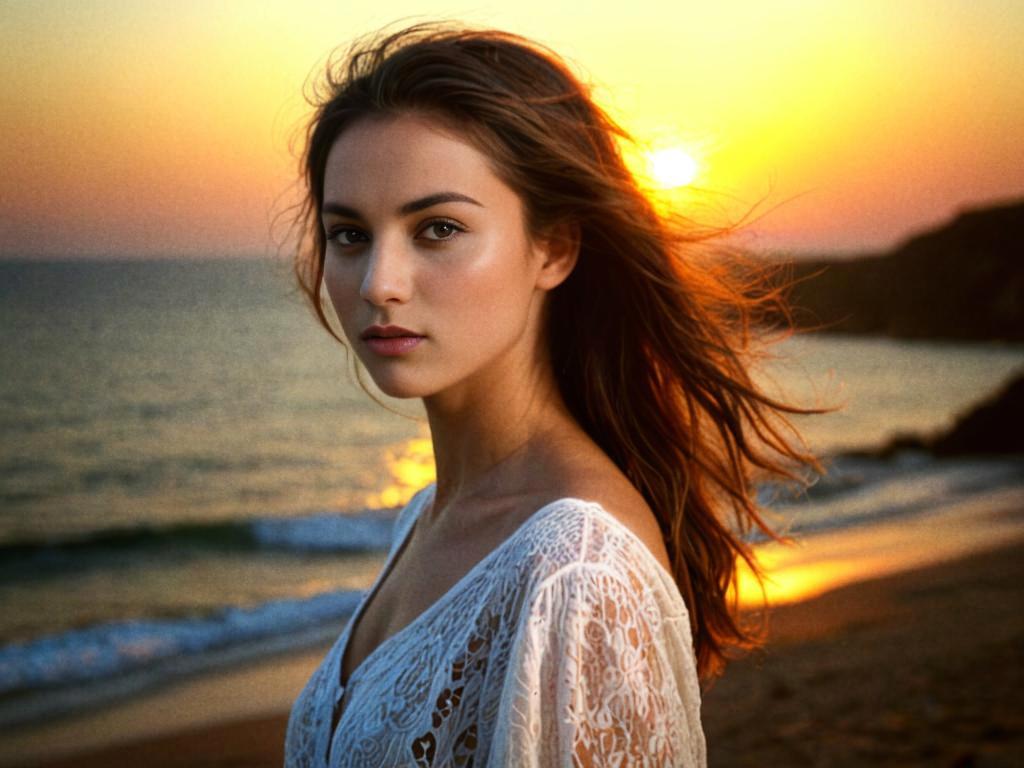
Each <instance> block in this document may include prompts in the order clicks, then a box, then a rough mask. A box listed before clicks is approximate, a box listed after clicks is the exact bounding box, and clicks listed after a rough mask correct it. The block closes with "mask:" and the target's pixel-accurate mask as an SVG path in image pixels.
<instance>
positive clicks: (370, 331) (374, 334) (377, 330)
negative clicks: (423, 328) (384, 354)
mask: <svg viewBox="0 0 1024 768" xmlns="http://www.w3.org/2000/svg"><path fill="white" fill-rule="evenodd" d="M399 337H411V338H416V339H419V338H423V334H421V333H416V331H410V330H409V329H408V328H403V327H401V326H400V325H371V326H370V327H369V328H367V329H366V330H365V331H363V332H362V333H361V334H360V335H359V338H361V339H394V338H399Z"/></svg>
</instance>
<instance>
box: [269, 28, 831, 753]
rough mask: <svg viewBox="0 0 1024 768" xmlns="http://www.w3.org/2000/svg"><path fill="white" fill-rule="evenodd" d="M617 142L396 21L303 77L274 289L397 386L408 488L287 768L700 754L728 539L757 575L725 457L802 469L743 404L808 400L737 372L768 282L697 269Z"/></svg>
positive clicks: (772, 470) (463, 34)
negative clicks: (421, 420)
mask: <svg viewBox="0 0 1024 768" xmlns="http://www.w3.org/2000/svg"><path fill="white" fill-rule="evenodd" d="M617 136H619V137H624V136H625V134H624V133H623V132H622V131H621V130H620V129H619V128H618V127H617V126H616V125H615V124H614V123H613V122H612V121H611V120H610V119H609V118H608V117H607V116H606V115H605V114H604V113H603V112H602V111H601V110H600V109H599V108H598V107H597V106H596V105H595V104H594V103H593V101H592V100H591V98H590V96H589V93H588V91H587V89H586V88H585V87H584V86H583V85H582V84H581V83H580V82H579V81H578V80H577V79H576V78H575V77H574V76H573V75H572V74H571V73H570V72H569V71H568V69H567V68H566V67H565V65H564V64H562V63H561V62H560V61H559V60H558V59H557V57H556V56H555V55H554V54H552V53H551V52H549V51H547V50H545V49H542V48H541V47H539V46H537V45H536V44H533V43H531V42H529V41H527V40H524V39H522V38H519V37H516V36H513V35H510V34H506V33H501V32H496V31H475V30H470V29H466V28H463V27H459V26H455V25H437V24H420V25H416V26H413V27H410V28H408V29H405V30H401V31H399V32H396V33H393V34H390V35H387V36H384V37H382V38H380V39H371V40H369V41H360V42H358V43H356V45H355V46H354V47H353V49H352V50H350V51H349V52H348V53H347V56H346V58H345V60H344V61H343V62H342V64H341V65H340V66H329V67H328V73H327V81H326V85H325V90H324V92H323V93H322V94H321V96H320V97H319V99H318V102H317V110H316V113H315V115H314V117H313V120H312V122H311V124H310V127H309V132H308V136H307V146H306V151H305V154H304V158H303V163H304V175H305V182H306V184H307V186H308V197H307V199H306V201H305V204H304V208H303V211H302V214H301V216H300V218H299V221H300V222H302V224H303V226H304V231H305V233H306V238H305V239H304V241H303V245H302V247H301V248H300V251H299V255H298V260H297V262H296V267H297V275H298V278H299V283H300V286H301V287H302V288H303V290H304V291H305V293H306V295H307V296H308V298H309V299H310V300H311V302H312V306H313V308H314V310H315V311H316V313H317V315H318V317H319V319H320V322H321V323H322V324H323V325H324V327H326V328H327V329H328V330H329V331H331V333H332V334H334V331H332V330H331V327H330V324H329V322H328V320H327V317H326V314H325V312H324V309H323V307H322V305H321V303H320V300H319V296H320V287H321V285H322V286H323V287H325V288H326V291H327V293H328V294H329V297H330V301H331V304H332V305H333V308H334V311H335V313H336V314H337V317H338V319H339V321H340V323H341V326H342V328H343V331H344V335H345V337H346V338H347V340H348V345H349V346H350V348H351V349H352V350H354V352H355V354H356V356H357V357H358V359H359V361H360V362H361V363H362V364H363V365H364V366H365V367H366V369H367V370H368V371H369V373H370V375H371V376H372V378H373V380H374V382H375V383H376V384H377V386H378V387H379V388H380V389H381V390H382V391H383V392H385V393H386V394H388V395H391V396H394V397H401V398H413V397H418V398H422V399H423V402H424V405H425V408H426V412H427V416H428V421H429V424H430V430H431V436H432V441H433V447H434V456H435V461H436V465H437V480H436V482H435V483H432V484H431V485H429V486H427V487H426V488H424V489H422V490H421V491H420V492H419V493H417V494H416V496H415V497H414V498H413V499H412V501H411V502H410V503H409V504H408V505H407V506H406V507H405V508H404V509H403V510H402V511H401V513H400V514H399V517H398V519H397V521H396V526H395V535H394V541H393V543H392V547H391V552H390V554H389V556H388V560H387V562H386V564H385V566H384V568H383V569H382V571H381V574H380V576H378V578H377V581H376V582H375V584H374V585H373V587H372V588H371V590H370V591H369V592H368V593H367V595H366V596H365V597H364V598H363V600H362V602H361V603H360V605H359V607H358V608H357V609H356V611H355V613H354V615H353V617H352V619H351V620H350V622H349V624H348V626H347V628H346V629H345V631H344V632H343V633H342V635H341V637H339V638H338V641H337V642H336V643H335V645H334V647H333V648H332V649H331V651H330V652H329V653H328V655H327V657H326V658H325V659H324V661H323V663H322V664H321V666H320V667H319V669H317V671H316V672H315V673H314V675H313V676H312V678H311V679H310V680H309V682H308V683H307V685H306V687H305V689H304V690H303V692H302V693H301V694H300V696H299V697H298V699H297V700H296V702H295V705H294V707H293V710H292V714H291V718H290V721H289V726H288V737H287V744H286V748H285V749H286V764H287V765H289V766H313V765H316V766H322V765H331V766H341V765H345V766H349V765H381V766H399V765H401V766H405V765H410V766H412V765H439V766H440V765H445V766H448V765H465V766H468V765H474V766H484V765H486V766H506V765H534V766H554V765H594V766H596V765H631V766H632V765H652V766H653V765H658V766H665V765H678V766H703V765H705V764H706V756H705V752H706V750H705V743H704V735H703V731H702V728H701V724H700V681H701V680H702V679H703V680H710V679H712V678H713V677H714V675H716V674H717V673H718V672H719V671H720V670H721V667H722V665H723V662H724V658H725V651H726V649H727V648H728V647H729V646H737V647H751V646H752V645H753V644H754V643H755V642H756V641H757V638H756V636H755V634H754V633H753V632H752V631H751V630H749V629H748V628H744V627H741V626H740V624H739V622H738V620H737V619H736V618H735V617H734V615H733V611H731V610H730V606H729V604H728V603H727V594H726V593H727V590H728V589H729V587H730V585H731V584H732V583H733V581H734V580H735V575H736V556H737V555H738V556H742V557H744V558H745V559H746V560H747V562H748V564H749V565H750V566H751V567H752V568H753V569H754V572H755V573H758V571H757V568H756V563H754V562H753V561H752V560H751V559H750V555H749V550H748V547H747V545H746V544H745V543H744V542H743V540H742V538H740V533H741V532H743V531H747V530H749V529H750V524H751V522H753V523H756V524H757V525H758V526H759V527H760V528H761V529H762V530H764V531H765V532H766V533H768V534H769V535H772V536H774V537H776V538H780V537H778V535H777V534H774V533H773V532H772V531H771V529H770V528H769V527H768V526H767V525H766V524H765V523H764V521H763V519H762V518H761V516H760V514H759V511H758V508H757V506H756V504H755V502H754V501H753V499H752V494H753V488H752V481H753V480H754V479H755V478H754V474H753V472H752V471H751V469H752V467H754V466H756V467H759V468H760V469H761V470H762V476H761V478H759V479H762V480H763V479H765V478H768V477H770V476H772V475H784V476H786V477H788V478H790V479H796V475H795V474H793V473H792V472H791V471H789V470H787V469H786V467H785V466H784V464H783V463H782V462H783V459H789V460H795V461H796V462H797V463H800V462H802V463H804V464H813V465H814V466H815V468H816V469H819V470H820V469H821V468H820V465H818V464H817V462H816V460H815V459H814V457H813V456H811V455H808V454H804V453H799V452H797V451H795V450H794V449H793V448H791V447H789V446H788V445H787V444H786V443H785V442H784V441H783V440H782V438H781V437H780V434H779V431H778V429H777V427H776V426H775V425H773V424H772V423H771V420H770V418H769V417H770V416H772V415H775V416H777V414H778V412H780V411H788V412H790V413H797V412H820V411H802V410H800V409H796V408H793V407H791V406H787V405H785V404H783V403H780V402H777V401H775V400H772V399H770V398H768V397H766V396H765V395H764V394H762V393H761V392H760V391H759V390H758V389H757V388H756V387H755V386H754V385H753V384H752V382H751V380H750V377H749V375H748V372H747V369H746V367H745V366H746V361H747V360H748V359H749V356H750V353H751V351H752V350H751V349H749V347H750V343H749V342H748V338H747V330H748V328H747V326H748V324H749V323H750V322H751V321H752V319H755V314H756V311H757V310H759V309H763V308H764V307H765V306H766V305H767V304H768V302H769V301H771V300H774V301H775V303H776V305H778V306H782V305H781V303H780V302H779V301H778V297H777V293H776V292H771V291H769V292H767V293H766V294H765V295H763V296H761V297H760V298H756V297H755V295H754V294H755V293H756V291H753V290H751V289H752V288H756V287H757V286H758V285H760V284H758V283H755V284H753V285H740V284H738V282H737V280H736V276H735V275H732V276H730V275H731V274H732V273H731V272H729V271H728V268H727V267H726V266H725V263H724V261H721V260H716V261H712V260H705V261H703V262H702V261H700V260H699V259H698V254H699V250H698V245H699V243H698V242H697V241H698V240H699V239H700V237H699V236H696V235H694V234H693V233H692V232H690V233H687V232H685V231H683V230H681V229H680V227H679V225H677V224H675V223H673V221H672V220H670V219H666V218H663V217H660V216H659V215H658V214H657V212H656V210H655V209H654V207H653V206H652V205H651V203H650V201H649V200H648V199H647V198H646V197H645V196H644V195H643V193H642V192H641V191H640V189H639V188H638V186H637V184H636V182H635V181H634V179H633V177H632V176H631V175H630V173H629V171H628V170H627V169H626V167H625V165H624V163H623V161H622V158H621V155H620V153H619V151H618V148H617V145H616V137H617ZM716 265H717V266H716ZM334 335H335V337H336V338H338V340H339V341H342V343H343V344H344V343H345V342H344V340H342V339H341V338H340V337H338V336H337V335H336V334H334ZM778 418H779V419H780V420H781V419H782V417H778ZM750 430H753V434H752V433H751V431H750ZM755 436H756V437H758V438H761V440H762V443H763V445H764V446H765V447H767V448H769V449H773V450H774V451H775V453H774V454H773V457H772V456H768V455H762V453H759V452H758V447H759V446H758V445H756V444H755V443H754V442H753V441H752V438H753V437H755ZM726 508H731V511H732V512H733V515H734V518H735V521H736V522H737V523H738V524H739V525H738V530H735V531H734V530H730V528H729V527H727V526H726V525H725V524H724V523H723V520H722V518H723V517H724V515H723V512H724V511H725V509H726Z"/></svg>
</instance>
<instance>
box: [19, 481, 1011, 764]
mask: <svg viewBox="0 0 1024 768" xmlns="http://www.w3.org/2000/svg"><path fill="white" fill-rule="evenodd" d="M1020 498H1021V497H1020V495H1019V494H1012V495H1006V494H1004V495H1002V496H1000V495H994V496H991V497H990V500H989V503H987V504H978V503H976V504H975V505H974V507H973V509H959V510H957V513H958V515H959V519H958V523H957V527H956V528H952V527H951V524H950V521H949V520H943V518H942V515H941V514H935V515H929V516H926V518H924V519H921V518H915V519H913V520H907V521H899V522H895V523H891V524H889V525H888V526H873V527H872V528H871V529H870V531H865V530H859V531H857V530H854V531H846V532H843V531H840V532H836V533H834V534H829V537H830V538H829V537H819V538H817V539H815V540H814V542H813V543H815V544H816V545H817V546H812V547H809V546H806V545H805V546H804V547H803V548H802V549H803V551H804V553H805V555H804V557H803V559H802V561H801V567H802V568H805V569H806V568H808V567H810V566H809V557H808V555H807V554H806V553H808V552H812V551H813V552H817V553H818V554H819V555H820V557H822V558H826V559H827V558H831V559H833V560H835V559H836V558H837V557H838V554H837V553H839V552H844V553H845V554H844V562H845V567H844V568H843V569H840V570H839V571H835V572H836V573H841V574H842V577H841V579H840V580H839V581H834V582H832V585H829V584H827V583H822V584H819V590H818V591H817V592H816V593H815V594H813V595H810V594H808V595H804V596H803V597H801V598H800V599H797V600H795V601H793V602H788V603H781V604H778V605H775V606H773V608H772V609H771V611H770V613H769V623H768V642H767V644H766V645H765V647H763V648H762V649H760V650H758V651H755V652H752V653H749V654H747V655H746V656H744V657H743V658H740V659H737V660H734V661H733V662H732V663H731V664H730V665H729V667H728V668H727V670H726V672H725V674H724V676H722V677H721V678H720V679H718V680H717V681H716V683H715V685H714V686H713V687H712V688H711V689H710V690H709V691H707V692H706V693H705V696H704V701H703V709H702V716H703V722H704V728H705V732H706V734H707V740H708V758H709V765H710V766H720V767H722V768H724V767H725V766H764V765H772V766H860V765H872V766H878V765H893V766H895V765H901V766H908V765H921V766H924V765H928V766H934V765H938V766H1004V765H1005V766H1011V765H1021V764H1024V707H1022V706H1021V703H1022V695H1021V691H1022V690H1024V664H1022V662H1024V642H1022V641H1024V614H1022V612H1021V611H1020V606H1021V605H1022V604H1024V508H1022V506H1021V505H1020V504H1019V502H1020ZM946 514H949V515H951V514H952V511H947V513H946ZM897 533H901V534H902V536H903V537H904V541H905V542H906V543H907V544H908V545H909V544H916V545H917V546H907V547H905V548H904V549H903V550H901V551H904V552H905V553H906V559H905V561H903V562H900V561H899V559H898V558H895V557H893V556H892V555H891V553H890V556H889V557H888V558H887V559H886V558H883V559H879V558H877V557H869V556H868V554H869V553H870V552H871V550H873V549H876V548H879V549H883V550H884V548H885V546H887V545H886V542H889V546H891V543H892V542H893V541H897V540H899V538H900V537H899V536H898V535H896V534H897ZM855 534H856V537H859V543H858V544H857V547H856V549H857V551H859V552H861V553H862V554H863V555H864V556H863V557H862V558H861V560H860V563H861V566H862V570H858V569H857V568H856V567H855V566H853V565H851V563H852V562H853V561H854V559H853V558H852V557H851V552H852V547H853V545H852V544H851V541H852V540H854V539H853V538H852V537H854V535H855ZM844 542H845V543H844ZM929 542H931V544H933V545H935V546H932V547H929ZM938 542H947V544H948V543H949V542H955V546H947V547H945V548H943V547H940V546H938V545H937V544H938ZM929 551H931V552H932V553H933V555H934V557H932V558H931V559H928V558H927V557H925V555H924V554H922V553H927V552H929ZM864 569H866V570H864ZM781 572H785V569H783V570H782V571H781ZM326 650H327V646H322V647H317V648H314V649H309V650H307V651H303V652H301V653H300V652H295V653H288V654H280V655H277V656H273V657H269V658H266V659H262V660H260V661H258V662H253V663H251V664H248V665H241V666H238V667H236V668H233V669H230V670H222V671H218V672H216V673H211V674H208V675H200V676H196V677H194V678H192V679H189V680H185V681H180V682H178V683H175V684H173V685H170V686H168V687H166V688H164V689H161V690H160V691H157V692H154V693H151V694H146V695H144V696H140V697H138V698H136V699H133V700H131V701H128V702H125V703H121V704H118V705H115V706H113V707H110V708H108V709H107V710H104V711H98V712H93V713H90V714H89V715H86V716H78V717H74V718H70V719H66V720H64V721H59V722H55V723H52V724H47V725H42V726H34V727H32V728H31V729H27V730H24V731H22V732H15V733H12V734H9V735H8V738H7V739H5V744H4V746H3V748H2V751H0V759H2V761H3V764H5V765H39V766H48V767H49V768H56V767H57V766H85V767H88V766H105V767H106V768H112V767H113V766H137V765H146V766H147V767H148V768H162V767H163V766H186V765H188V766H278V765H280V764H281V762H282V750H283V740H284V731H285V725H286V722H287V712H288V707H289V704H290V702H291V700H292V699H293V698H294V696H295V694H297V693H298V691H299V690H300V689H301V687H302V685H303V684H304V683H305V680H306V679H307V678H308V676H309V674H310V673H311V672H312V670H313V669H314V667H315V666H316V664H317V663H318V662H319V660H320V658H322V656H323V654H324V653H325V652H326Z"/></svg>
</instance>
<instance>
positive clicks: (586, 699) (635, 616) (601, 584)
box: [488, 563, 706, 768]
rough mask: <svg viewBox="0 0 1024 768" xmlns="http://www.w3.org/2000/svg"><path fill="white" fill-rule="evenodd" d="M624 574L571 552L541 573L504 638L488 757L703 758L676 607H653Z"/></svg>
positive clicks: (693, 767) (510, 762) (538, 760)
mask: <svg viewBox="0 0 1024 768" xmlns="http://www.w3.org/2000/svg"><path fill="white" fill-rule="evenodd" d="M633 575H635V574H633ZM633 575H631V574H629V573H623V572H621V571H620V569H618V568H614V567H611V566H609V565H607V564H604V563H575V564H572V565H569V566H566V567H564V568H562V569H561V570H560V571H559V572H557V573H556V574H554V575H552V576H550V577H549V578H548V579H546V580H545V581H544V582H542V584H541V586H540V587H539V588H538V590H537V592H536V593H535V595H534V597H533V599H532V600H531V601H530V604H529V607H528V610H526V611H524V614H523V616H522V620H521V622H520V626H519V629H518V633H517V637H516V639H515V641H514V644H513V646H512V651H511V657H510V662H509V668H508V671H507V675H506V679H505V687H504V690H503V691H502V698H501V704H500V706H501V709H502V711H501V712H500V713H499V718H498V722H499V723H500V724H501V725H500V726H499V727H498V729H497V730H496V732H495V738H494V740H493V742H492V750H491V754H490V756H489V760H488V766H490V768H497V767H498V766H533V767H536V768H542V767H545V768H546V767H547V766H578V767H581V768H582V767H587V768H591V767H592V768H597V767H598V766H683V767H685V768H704V766H705V765H706V756H705V741H704V733H703V730H702V728H701V725H700V693H699V688H698V687H697V686H696V668H695V664H694V661H693V655H692V652H690V653H687V652H686V650H687V649H688V648H690V647H691V646H690V640H689V622H688V619H687V618H686V616H683V617H681V618H682V623H681V622H680V621H678V619H679V618H680V617H676V618H675V619H673V620H667V619H665V617H664V616H663V615H662V612H661V610H660V608H659V606H658V603H657V600H656V599H655V596H654V595H653V593H652V590H651V589H649V588H647V587H645V586H644V583H643V582H642V581H640V580H637V579H635V578H632V576H633ZM684 624H685V626H684ZM680 632H685V633H686V635H685V637H681V636H679V633H680Z"/></svg>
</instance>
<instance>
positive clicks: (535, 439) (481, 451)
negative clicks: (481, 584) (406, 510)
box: [424, 361, 582, 520]
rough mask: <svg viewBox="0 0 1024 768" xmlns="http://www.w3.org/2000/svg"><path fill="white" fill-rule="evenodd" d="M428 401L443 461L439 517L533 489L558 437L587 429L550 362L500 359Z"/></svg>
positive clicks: (439, 463) (437, 454)
mask: <svg viewBox="0 0 1024 768" xmlns="http://www.w3.org/2000/svg"><path fill="white" fill-rule="evenodd" d="M534 362H535V363H537V361H534ZM517 369H518V371H519V375H516V373H517ZM524 372H525V373H524ZM424 406H425V407H426V411H427V419H428V421H429V423H430V432H431V439H432V441H433V448H434V461H435V464H436V469H437V487H436V491H435V495H434V505H433V509H432V510H430V514H429V517H430V518H431V519H433V520H437V519H440V518H442V517H447V514H448V511H451V512H450V513H451V514H458V512H456V511H455V510H457V509H458V508H460V507H461V508H471V506H472V505H470V504H467V502H471V501H473V500H481V499H487V498H494V497H500V496H506V495H516V494H520V493H523V492H525V491H527V490H528V488H527V486H528V483H529V482H530V481H531V480H537V479H539V478H541V477H542V475H543V473H544V470H545V468H546V467H549V466H550V465H551V458H552V456H553V453H552V452H553V450H555V449H556V443H557V442H559V440H560V439H561V438H564V437H565V436H566V435H568V434H575V433H579V432H581V431H582V430H581V429H580V427H579V426H578V424H577V423H576V421H575V419H573V417H572V415H571V414H570V413H569V410H568V408H567V407H566V405H565V402H564V401H563V399H562V397H561V394H560V393H559V391H558V386H557V382H556V381H555V379H554V375H553V373H552V372H551V369H550V365H544V364H534V365H530V366H525V365H514V364H512V363H509V364H506V365H503V366H498V367H497V368H495V369H491V370H490V371H488V372H486V373H481V374H480V375H479V377H478V378H477V379H476V380H474V381H466V382H461V383H460V385H459V387H458V391H452V390H448V391H445V392H441V393H438V394H436V395H432V396H430V397H428V398H424Z"/></svg>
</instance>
